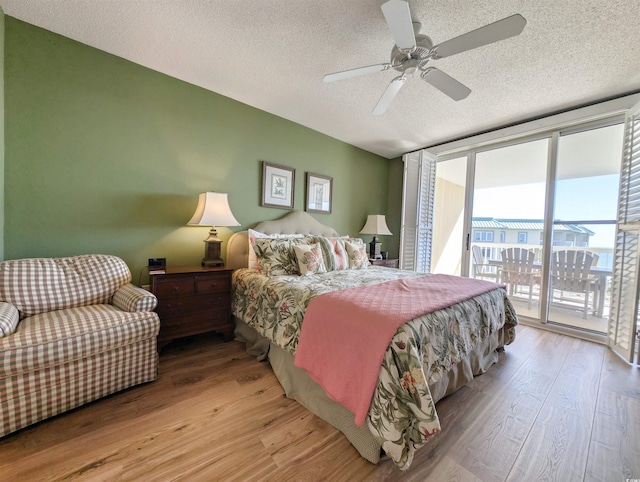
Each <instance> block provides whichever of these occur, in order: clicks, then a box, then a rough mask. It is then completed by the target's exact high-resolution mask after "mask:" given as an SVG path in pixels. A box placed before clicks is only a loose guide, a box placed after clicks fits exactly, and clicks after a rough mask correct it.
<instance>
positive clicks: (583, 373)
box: [507, 340, 604, 482]
mask: <svg viewBox="0 0 640 482" xmlns="http://www.w3.org/2000/svg"><path fill="white" fill-rule="evenodd" d="M572 344H573V349H569V356H568V357H567V358H566V360H565V363H564V365H563V366H562V368H561V370H560V372H559V373H558V376H557V378H556V380H555V382H554V384H553V386H552V387H551V391H550V393H549V396H548V397H547V400H546V401H545V403H544V405H543V406H542V408H541V410H540V412H539V415H538V417H537V419H536V421H535V424H534V426H533V428H532V430H531V432H530V433H529V435H528V436H527V439H526V441H525V443H524V444H523V447H522V450H521V451H520V454H519V455H518V458H517V460H516V463H515V464H514V467H513V469H512V470H511V472H510V474H509V476H508V479H507V480H509V481H514V482H515V481H520V480H523V478H525V477H527V476H532V475H533V476H534V477H535V480H539V481H557V480H563V481H564V480H566V481H571V480H582V478H583V477H584V471H585V467H586V461H587V457H588V451H589V448H588V445H586V444H584V443H583V441H585V440H588V439H589V438H590V436H591V430H592V423H593V417H594V411H595V407H596V400H597V394H598V385H599V381H600V373H601V367H602V360H603V352H604V347H601V346H598V345H594V344H593V343H588V342H584V341H581V340H572Z"/></svg>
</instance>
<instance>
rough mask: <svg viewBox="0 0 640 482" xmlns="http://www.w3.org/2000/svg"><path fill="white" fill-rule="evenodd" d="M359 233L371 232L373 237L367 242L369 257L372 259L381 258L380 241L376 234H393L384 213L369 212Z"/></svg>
mask: <svg viewBox="0 0 640 482" xmlns="http://www.w3.org/2000/svg"><path fill="white" fill-rule="evenodd" d="M360 234H373V239H372V240H371V243H369V257H370V258H372V259H382V255H381V254H380V247H381V246H382V243H381V242H379V241H378V236H379V235H381V234H386V235H392V234H393V233H392V232H391V231H389V228H388V227H387V221H386V220H385V217H384V214H369V216H367V222H366V223H365V225H364V227H363V228H362V229H361V230H360Z"/></svg>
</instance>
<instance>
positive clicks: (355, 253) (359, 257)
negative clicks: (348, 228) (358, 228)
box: [344, 238, 369, 269]
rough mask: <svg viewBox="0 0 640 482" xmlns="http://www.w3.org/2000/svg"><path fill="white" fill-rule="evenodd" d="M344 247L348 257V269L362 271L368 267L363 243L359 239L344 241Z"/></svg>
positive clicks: (367, 258)
mask: <svg viewBox="0 0 640 482" xmlns="http://www.w3.org/2000/svg"><path fill="white" fill-rule="evenodd" d="M344 247H345V248H346V250H347V256H348V257H349V268H350V269H362V268H366V267H367V266H369V257H368V256H367V250H366V248H365V246H364V242H363V241H362V240H361V239H359V238H351V239H348V240H345V241H344Z"/></svg>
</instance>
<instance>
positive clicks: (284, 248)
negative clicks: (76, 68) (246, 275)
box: [252, 238, 312, 276]
mask: <svg viewBox="0 0 640 482" xmlns="http://www.w3.org/2000/svg"><path fill="white" fill-rule="evenodd" d="M311 239H312V238H282V239H271V238H258V239H256V240H255V241H254V242H253V243H252V244H253V249H254V250H255V252H256V258H257V259H258V268H259V269H260V271H262V273H264V274H266V275H267V276H278V275H283V274H287V275H297V274H300V271H299V270H298V260H297V259H296V253H295V252H294V251H293V246H295V245H298V244H309V242H310V240H311Z"/></svg>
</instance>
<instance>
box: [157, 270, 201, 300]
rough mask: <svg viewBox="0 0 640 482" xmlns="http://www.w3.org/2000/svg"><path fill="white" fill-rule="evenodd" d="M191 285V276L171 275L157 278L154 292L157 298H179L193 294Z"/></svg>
mask: <svg viewBox="0 0 640 482" xmlns="http://www.w3.org/2000/svg"><path fill="white" fill-rule="evenodd" d="M158 276H164V275H158ZM193 287H194V285H193V278H179V277H171V278H167V279H160V280H158V282H157V283H156V284H155V286H154V292H155V295H156V296H157V297H158V298H159V299H167V298H179V297H182V296H190V295H193V294H194V290H193Z"/></svg>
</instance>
